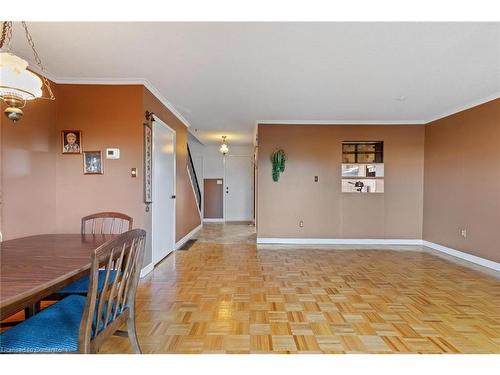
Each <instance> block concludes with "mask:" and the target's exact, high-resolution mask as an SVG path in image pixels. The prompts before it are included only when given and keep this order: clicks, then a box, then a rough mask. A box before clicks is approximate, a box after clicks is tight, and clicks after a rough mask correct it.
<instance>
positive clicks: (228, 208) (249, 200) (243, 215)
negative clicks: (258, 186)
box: [224, 155, 254, 221]
mask: <svg viewBox="0 0 500 375" xmlns="http://www.w3.org/2000/svg"><path fill="white" fill-rule="evenodd" d="M224 172H225V173H224V175H225V181H224V182H225V188H224V191H225V194H224V195H225V202H224V208H225V212H224V218H225V220H226V221H252V220H253V183H254V181H253V158H252V157H251V156H238V155H228V156H226V159H225V166H224Z"/></svg>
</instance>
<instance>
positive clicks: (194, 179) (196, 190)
mask: <svg viewBox="0 0 500 375" xmlns="http://www.w3.org/2000/svg"><path fill="white" fill-rule="evenodd" d="M187 150H188V174H189V178H190V179H191V185H193V189H194V195H195V198H196V204H197V205H198V209H199V210H200V212H201V190H200V185H199V183H198V177H196V171H195V169H194V164H193V158H192V157H191V151H190V150H189V145H187Z"/></svg>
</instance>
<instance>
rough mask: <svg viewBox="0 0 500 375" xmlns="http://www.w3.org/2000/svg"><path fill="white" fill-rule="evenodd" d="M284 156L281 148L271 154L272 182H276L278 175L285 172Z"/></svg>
mask: <svg viewBox="0 0 500 375" xmlns="http://www.w3.org/2000/svg"><path fill="white" fill-rule="evenodd" d="M285 161H286V154H285V151H283V150H282V149H281V148H278V149H276V150H274V152H273V153H272V154H271V163H272V164H273V181H274V182H278V180H279V179H280V173H283V172H284V171H285Z"/></svg>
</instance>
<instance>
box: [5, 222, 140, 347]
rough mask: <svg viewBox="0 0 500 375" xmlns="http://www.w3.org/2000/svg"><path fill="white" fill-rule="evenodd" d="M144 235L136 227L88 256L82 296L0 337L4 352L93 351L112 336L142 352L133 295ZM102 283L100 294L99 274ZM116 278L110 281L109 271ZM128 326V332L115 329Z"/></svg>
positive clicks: (51, 308) (75, 297)
mask: <svg viewBox="0 0 500 375" xmlns="http://www.w3.org/2000/svg"><path fill="white" fill-rule="evenodd" d="M145 241H146V232H145V231H144V230H142V229H134V230H132V231H128V232H125V233H123V234H121V235H119V236H118V237H116V238H114V239H112V240H110V241H108V242H106V243H105V244H103V245H101V246H100V247H98V248H97V249H96V250H94V252H93V253H92V256H91V264H92V266H91V269H90V287H89V290H88V294H87V296H86V297H84V296H79V295H71V296H69V297H66V298H64V299H63V300H61V301H59V302H56V303H55V304H53V305H52V306H50V307H48V308H46V309H44V310H42V311H41V312H40V313H38V314H36V315H34V316H33V317H31V318H28V319H27V320H25V321H23V322H22V323H19V324H18V325H16V326H14V327H13V328H11V329H9V330H7V331H5V332H4V333H2V334H1V335H0V352H3V353H66V352H76V353H97V352H98V351H99V348H100V347H101V345H102V344H103V342H104V341H105V340H106V339H107V338H108V337H110V336H111V335H113V334H117V335H119V336H124V335H125V336H128V337H129V339H130V341H131V343H132V347H133V349H134V351H135V352H136V353H141V349H140V346H139V342H138V341H137V334H136V329H135V295H136V290H137V284H138V280H139V274H140V270H141V265H142V260H143V255H144V245H145ZM100 268H101V270H103V269H104V271H105V279H104V283H103V285H102V288H101V290H98V281H99V271H100ZM112 272H115V277H114V278H113V280H112V281H110V279H111V277H110V275H111V273H112ZM125 322H126V323H127V332H124V331H119V330H118V328H119V327H120V326H121V325H122V324H123V323H125Z"/></svg>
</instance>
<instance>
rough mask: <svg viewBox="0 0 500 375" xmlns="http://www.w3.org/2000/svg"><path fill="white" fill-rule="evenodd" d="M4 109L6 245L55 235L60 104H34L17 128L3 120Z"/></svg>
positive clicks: (0, 127)
mask: <svg viewBox="0 0 500 375" xmlns="http://www.w3.org/2000/svg"><path fill="white" fill-rule="evenodd" d="M54 90H56V88H55V87H54ZM56 95H57V91H56ZM4 109H5V106H4V105H2V106H1V111H2V113H0V118H1V120H0V138H1V142H0V147H1V152H0V155H1V156H0V158H1V160H0V166H1V177H0V178H1V181H0V191H1V206H0V207H1V212H0V217H1V221H0V230H1V231H2V234H3V239H4V240H8V239H11V238H16V237H23V236H27V235H31V234H41V233H50V232H54V231H55V228H56V195H55V183H56V182H55V177H56V166H55V149H56V146H57V137H56V135H55V119H56V102H53V101H46V100H36V101H34V102H29V103H28V105H27V106H26V107H25V108H24V113H25V116H24V118H23V119H22V120H21V121H20V122H18V123H17V124H13V123H12V122H11V121H10V120H8V119H7V118H6V117H5V116H4V114H3V110H4Z"/></svg>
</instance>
